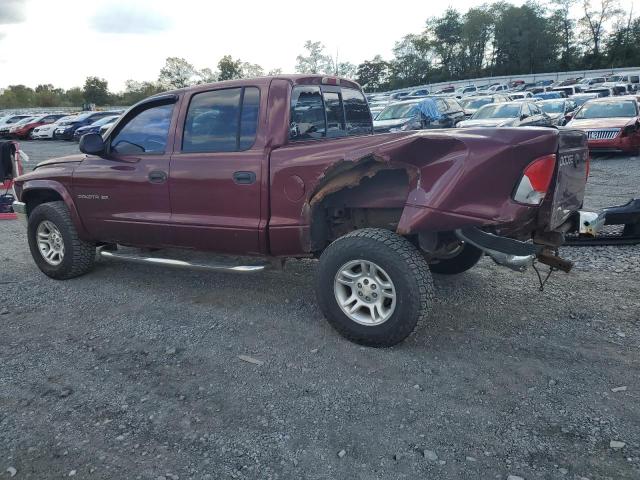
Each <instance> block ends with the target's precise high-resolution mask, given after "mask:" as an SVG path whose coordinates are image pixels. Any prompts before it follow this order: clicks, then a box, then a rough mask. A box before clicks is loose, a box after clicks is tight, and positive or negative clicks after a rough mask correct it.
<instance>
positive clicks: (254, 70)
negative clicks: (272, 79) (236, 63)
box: [240, 62, 264, 78]
mask: <svg viewBox="0 0 640 480" xmlns="http://www.w3.org/2000/svg"><path fill="white" fill-rule="evenodd" d="M240 70H241V72H242V78H255V77H262V76H264V69H263V68H262V67H261V66H260V65H258V64H257V63H249V62H242V66H241V67H240Z"/></svg>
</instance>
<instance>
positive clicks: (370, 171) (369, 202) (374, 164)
mask: <svg viewBox="0 0 640 480" xmlns="http://www.w3.org/2000/svg"><path fill="white" fill-rule="evenodd" d="M409 185H410V172H408V171H407V170H406V169H404V168H401V167H400V168H399V167H394V166H390V165H388V164H386V163H383V162H379V161H376V160H374V159H371V160H370V161H365V162H362V163H358V164H355V165H354V167H353V168H350V169H343V170H342V171H340V172H339V173H338V174H337V175H334V176H332V177H331V178H329V179H327V180H326V181H325V182H323V184H322V185H320V186H319V188H318V189H317V190H316V192H315V193H314V195H312V197H311V200H310V202H309V203H310V205H311V251H313V252H319V251H321V250H323V249H324V248H325V247H326V246H327V245H329V243H331V242H332V241H334V240H335V239H337V238H339V237H341V236H343V235H346V234H347V233H349V232H351V231H354V230H358V229H361V228H384V229H387V230H392V231H395V230H396V228H397V226H398V223H399V221H400V217H401V216H402V211H403V209H404V205H405V203H406V201H407V196H408V194H409Z"/></svg>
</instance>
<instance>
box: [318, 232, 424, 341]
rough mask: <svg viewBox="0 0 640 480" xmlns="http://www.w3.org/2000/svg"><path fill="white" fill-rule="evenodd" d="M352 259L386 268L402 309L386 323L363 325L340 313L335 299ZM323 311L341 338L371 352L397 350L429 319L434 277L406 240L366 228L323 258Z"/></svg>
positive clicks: (320, 298) (334, 245)
mask: <svg viewBox="0 0 640 480" xmlns="http://www.w3.org/2000/svg"><path fill="white" fill-rule="evenodd" d="M352 260H365V261H371V262H374V263H376V264H377V265H379V266H380V267H382V268H383V269H384V270H385V272H386V273H387V274H388V276H389V278H390V279H391V281H392V282H393V284H394V286H395V291H396V306H395V310H394V311H393V313H392V314H391V316H390V317H389V318H388V319H387V320H386V321H385V322H384V323H382V324H379V325H375V326H369V325H361V324H359V323H357V322H355V321H354V320H352V319H350V318H349V317H348V316H347V315H346V314H345V313H344V312H343V311H342V309H341V308H340V305H339V304H338V300H337V299H336V295H335V294H334V282H335V278H336V274H337V273H338V270H339V269H340V268H341V267H342V266H343V265H345V264H346V263H347V262H349V261H352ZM316 296H317V299H318V303H319V305H320V309H321V310H322V312H323V314H324V315H325V317H326V318H327V320H328V321H329V323H330V324H331V326H333V328H335V329H336V330H337V331H338V333H340V334H341V335H342V336H343V337H345V338H347V339H348V340H350V341H352V342H355V343H359V344H361V345H367V346H371V347H391V346H393V345H396V344H397V343H400V342H402V341H403V340H404V339H405V338H407V337H408V336H409V335H410V334H411V333H412V332H413V331H414V329H415V327H416V325H417V324H418V322H420V321H423V320H424V319H426V317H427V314H428V313H429V310H430V308H431V306H432V304H433V299H434V289H433V282H432V279H431V272H430V271H429V266H428V265H427V262H426V261H425V259H424V257H423V256H422V255H421V254H420V252H419V251H418V250H417V249H416V247H415V246H414V245H413V244H411V243H410V242H409V241H408V240H407V239H406V238H404V237H401V236H400V235H397V234H395V233H393V232H391V231H389V230H384V229H377V228H365V229H362V230H356V231H354V232H351V233H349V234H347V235H345V236H343V237H340V238H338V239H337V240H335V241H334V242H333V243H332V244H331V245H329V246H328V247H327V248H326V250H325V251H324V252H323V253H322V255H321V257H320V263H319V266H318V270H317V275H316Z"/></svg>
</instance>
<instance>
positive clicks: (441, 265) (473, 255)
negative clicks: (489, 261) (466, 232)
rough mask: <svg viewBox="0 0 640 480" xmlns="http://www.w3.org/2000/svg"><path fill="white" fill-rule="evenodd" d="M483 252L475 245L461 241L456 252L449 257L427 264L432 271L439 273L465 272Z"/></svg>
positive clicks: (476, 261) (477, 260)
mask: <svg viewBox="0 0 640 480" xmlns="http://www.w3.org/2000/svg"><path fill="white" fill-rule="evenodd" d="M483 255H484V253H483V252H482V250H480V249H479V248H477V247H474V246H473V245H470V244H468V243H462V244H460V246H459V247H458V250H457V253H455V255H453V256H452V257H450V258H443V259H438V260H437V261H434V262H433V263H431V264H430V265H429V268H430V269H431V271H432V272H433V273H439V274H440V275H457V274H459V273H463V272H466V271H467V270H469V269H470V268H472V267H474V266H475V265H476V263H478V262H479V261H480V259H481V258H482V256H483Z"/></svg>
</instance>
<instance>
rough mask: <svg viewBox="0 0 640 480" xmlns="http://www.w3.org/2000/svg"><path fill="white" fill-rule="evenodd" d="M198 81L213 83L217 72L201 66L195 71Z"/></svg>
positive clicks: (216, 77) (216, 78)
mask: <svg viewBox="0 0 640 480" xmlns="http://www.w3.org/2000/svg"><path fill="white" fill-rule="evenodd" d="M197 75H198V83H213V82H217V81H218V73H217V72H214V71H213V70H211V69H210V68H203V69H202V70H199V71H198V72H197Z"/></svg>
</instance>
